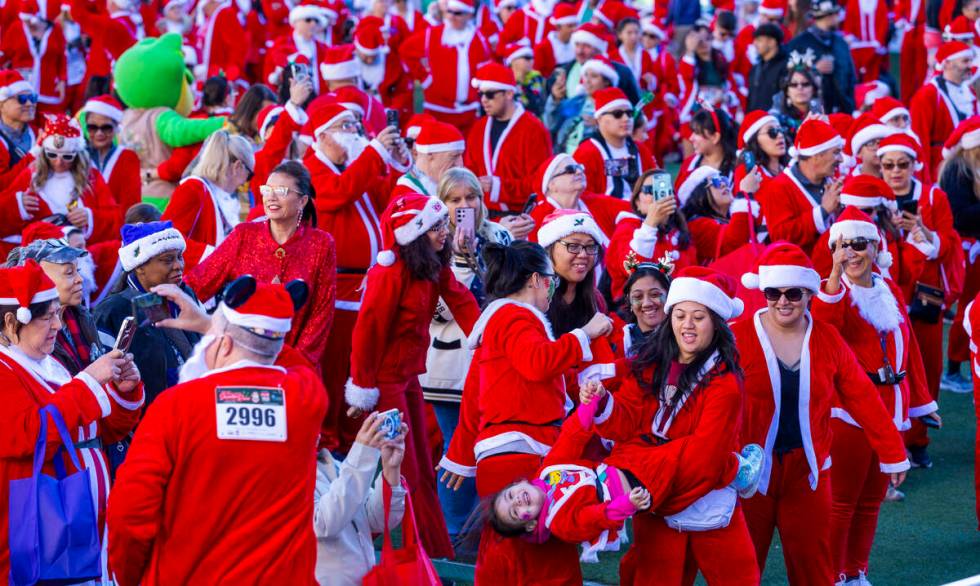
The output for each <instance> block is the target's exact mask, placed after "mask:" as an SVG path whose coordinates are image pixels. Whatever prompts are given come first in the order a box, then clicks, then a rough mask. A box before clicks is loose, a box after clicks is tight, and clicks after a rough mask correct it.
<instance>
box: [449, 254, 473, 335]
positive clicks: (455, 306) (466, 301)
mask: <svg viewBox="0 0 980 586" xmlns="http://www.w3.org/2000/svg"><path fill="white" fill-rule="evenodd" d="M439 295H440V296H441V297H442V298H443V299H444V300H445V301H446V304H447V305H449V310H450V311H452V313H453V318H454V319H455V320H456V323H458V324H459V327H460V328H461V329H462V330H463V333H464V334H466V335H467V336H468V335H470V331H472V330H473V324H475V323H476V320H478V319H480V306H479V305H477V304H476V299H475V298H474V297H473V293H471V292H470V290H469V289H467V288H466V287H464V286H463V284H462V283H460V282H459V281H458V280H457V279H456V275H455V274H454V273H453V270H452V268H450V267H448V266H447V267H443V269H442V272H440V273H439Z"/></svg>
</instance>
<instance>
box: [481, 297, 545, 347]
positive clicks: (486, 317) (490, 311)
mask: <svg viewBox="0 0 980 586" xmlns="http://www.w3.org/2000/svg"><path fill="white" fill-rule="evenodd" d="M506 305H516V306H518V307H521V308H523V309H526V310H528V311H530V312H531V314H532V315H534V317H536V318H538V321H540V322H541V325H543V326H544V331H545V333H546V334H547V335H548V339H549V340H551V341H552V342H554V341H555V334H554V333H553V332H552V330H551V322H550V321H548V317H547V316H546V315H545V314H543V313H541V310H539V309H538V308H537V307H534V306H533V305H528V304H527V303H521V302H520V301H514V300H513V299H507V298H506V297H505V298H502V299H494V300H493V301H491V302H490V303H488V304H487V306H486V307H485V308H483V313H481V314H480V319H478V320H476V323H475V324H473V329H472V330H471V331H470V336H469V338H467V339H466V345H467V347H468V348H469V349H470V350H476V349H477V348H478V347H479V346H480V342H481V341H482V340H483V330H485V329H487V324H488V323H490V318H492V317H493V315H494V314H495V313H497V311H498V310H499V309H500V308H501V307H504V306H506Z"/></svg>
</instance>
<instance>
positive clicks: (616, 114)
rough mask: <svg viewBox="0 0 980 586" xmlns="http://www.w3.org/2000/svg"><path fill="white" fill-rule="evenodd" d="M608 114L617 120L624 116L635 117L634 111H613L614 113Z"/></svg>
mask: <svg viewBox="0 0 980 586" xmlns="http://www.w3.org/2000/svg"><path fill="white" fill-rule="evenodd" d="M606 114H608V115H610V116H612V117H613V118H615V119H616V120H619V119H620V118H622V117H623V116H632V115H633V111H632V110H613V111H612V112H606Z"/></svg>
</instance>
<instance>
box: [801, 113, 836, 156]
mask: <svg viewBox="0 0 980 586" xmlns="http://www.w3.org/2000/svg"><path fill="white" fill-rule="evenodd" d="M794 146H795V149H796V156H798V157H812V156H814V155H819V154H820V153H822V152H824V151H829V150H830V149H835V148H843V146H844V139H842V138H841V137H840V135H839V134H837V131H836V130H834V128H833V127H832V126H831V125H830V124H827V123H826V122H824V121H823V120H818V119H816V118H811V119H809V120H805V121H804V122H803V124H801V125H800V128H799V130H797V132H796V143H795V145H794Z"/></svg>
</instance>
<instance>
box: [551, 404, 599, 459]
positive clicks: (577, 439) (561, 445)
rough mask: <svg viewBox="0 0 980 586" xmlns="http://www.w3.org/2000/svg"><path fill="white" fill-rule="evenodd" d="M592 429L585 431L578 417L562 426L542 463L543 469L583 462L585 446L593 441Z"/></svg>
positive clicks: (567, 420) (572, 418)
mask: <svg viewBox="0 0 980 586" xmlns="http://www.w3.org/2000/svg"><path fill="white" fill-rule="evenodd" d="M593 435H594V434H593V432H592V430H591V429H583V428H582V423H581V422H580V421H579V418H578V417H575V416H571V417H568V418H567V419H565V421H564V423H562V425H561V432H560V433H559V434H558V439H556V440H555V443H554V444H553V445H552V446H551V450H549V451H548V454H547V455H546V456H545V457H544V461H543V462H542V463H541V467H542V468H546V467H548V466H554V465H556V464H570V463H572V462H578V461H580V460H582V458H583V453H584V451H585V446H586V445H587V444H588V443H589V440H591V439H592V436H593Z"/></svg>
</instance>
